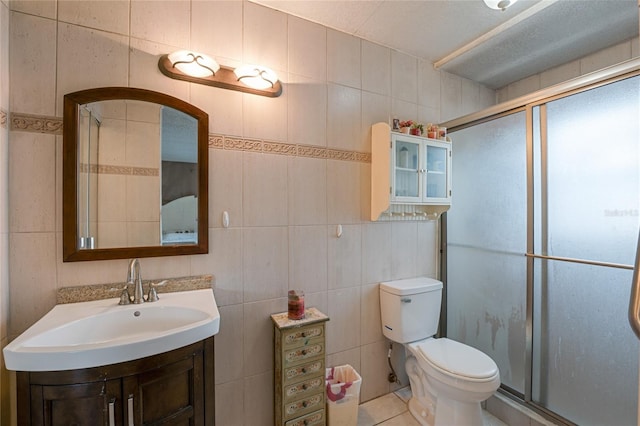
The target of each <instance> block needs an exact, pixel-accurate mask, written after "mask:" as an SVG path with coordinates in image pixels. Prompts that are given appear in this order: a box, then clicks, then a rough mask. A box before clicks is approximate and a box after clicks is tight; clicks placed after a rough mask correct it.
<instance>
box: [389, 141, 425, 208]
mask: <svg viewBox="0 0 640 426" xmlns="http://www.w3.org/2000/svg"><path fill="white" fill-rule="evenodd" d="M419 150H420V144H418V143H415V142H408V141H401V140H396V144H395V185H394V188H395V193H394V195H395V196H396V197H410V198H417V197H420V189H419V184H420V175H419V173H418V158H419Z"/></svg>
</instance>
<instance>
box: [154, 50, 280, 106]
mask: <svg viewBox="0 0 640 426" xmlns="http://www.w3.org/2000/svg"><path fill="white" fill-rule="evenodd" d="M158 68H159V69H160V71H161V72H162V74H164V75H166V76H167V77H170V78H173V79H176V80H184V81H189V82H191V83H199V84H206V85H208V86H214V87H220V88H222V89H229V90H237V91H240V92H245V93H251V94H254V95H261V96H267V97H271V98H275V97H278V96H280V94H281V93H282V85H281V84H280V81H278V76H277V75H276V73H275V72H273V71H272V70H270V69H269V68H266V67H263V66H253V65H251V66H242V67H239V68H237V69H235V70H234V69H233V68H229V67H225V66H221V65H219V64H218V63H217V62H216V61H215V60H213V59H212V58H210V57H209V56H207V55H204V54H202V53H198V52H192V51H188V50H179V51H177V52H173V53H170V54H168V55H162V56H161V57H160V60H159V61H158Z"/></svg>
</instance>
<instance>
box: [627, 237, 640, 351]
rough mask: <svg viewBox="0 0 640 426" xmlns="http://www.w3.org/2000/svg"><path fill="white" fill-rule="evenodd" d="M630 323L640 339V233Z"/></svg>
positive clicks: (634, 270) (632, 285)
mask: <svg viewBox="0 0 640 426" xmlns="http://www.w3.org/2000/svg"><path fill="white" fill-rule="evenodd" d="M629 324H630V325H631V329H632V330H633V332H634V333H635V334H636V336H637V337H638V339H640V233H639V235H638V248H637V249H636V263H635V267H634V268H633V280H632V282H631V297H630V299H629Z"/></svg>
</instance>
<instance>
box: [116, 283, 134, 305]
mask: <svg viewBox="0 0 640 426" xmlns="http://www.w3.org/2000/svg"><path fill="white" fill-rule="evenodd" d="M129 303H131V296H130V295H129V290H128V289H127V285H126V284H125V286H124V288H123V289H122V293H120V301H119V302H118V305H128V304H129Z"/></svg>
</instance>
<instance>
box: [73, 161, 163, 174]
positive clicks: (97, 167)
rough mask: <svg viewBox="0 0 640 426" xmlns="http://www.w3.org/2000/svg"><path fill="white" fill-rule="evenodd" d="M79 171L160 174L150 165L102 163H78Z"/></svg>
mask: <svg viewBox="0 0 640 426" xmlns="http://www.w3.org/2000/svg"><path fill="white" fill-rule="evenodd" d="M80 172H83V173H87V172H89V173H94V174H99V175H128V176H160V170H159V169H157V168H152V167H128V166H109V165H104V164H87V163H82V164H80Z"/></svg>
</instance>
